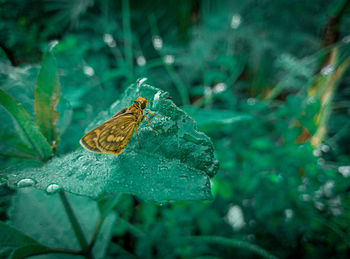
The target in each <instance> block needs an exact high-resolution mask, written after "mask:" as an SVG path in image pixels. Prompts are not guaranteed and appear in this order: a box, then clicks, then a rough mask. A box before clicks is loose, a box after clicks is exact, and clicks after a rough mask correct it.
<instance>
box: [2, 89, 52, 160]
mask: <svg viewBox="0 0 350 259" xmlns="http://www.w3.org/2000/svg"><path fill="white" fill-rule="evenodd" d="M0 104H1V105H2V106H3V107H4V108H5V109H6V110H7V111H8V112H9V114H10V115H11V117H12V118H13V120H14V124H15V128H16V131H17V133H18V135H19V136H20V138H21V140H22V141H23V142H24V144H25V145H26V146H28V147H29V148H30V149H31V150H33V151H34V152H35V154H36V157H37V158H38V159H40V160H42V161H45V160H47V159H48V158H50V157H51V156H52V148H51V147H50V145H49V144H48V142H47V140H46V139H45V137H44V136H43V135H42V134H41V132H40V131H39V129H38V127H37V125H36V124H35V123H34V121H33V120H32V118H31V117H30V115H29V113H28V112H27V111H26V109H25V108H24V107H23V105H22V104H20V103H18V102H17V101H16V100H15V99H14V98H13V97H12V96H10V95H9V94H7V93H6V92H5V91H4V90H2V89H0Z"/></svg>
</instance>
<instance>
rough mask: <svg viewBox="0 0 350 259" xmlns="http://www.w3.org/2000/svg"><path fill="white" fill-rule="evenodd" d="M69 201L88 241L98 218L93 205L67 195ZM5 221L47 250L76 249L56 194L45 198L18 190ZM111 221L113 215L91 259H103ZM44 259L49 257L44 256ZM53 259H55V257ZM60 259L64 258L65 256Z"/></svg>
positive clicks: (97, 211)
mask: <svg viewBox="0 0 350 259" xmlns="http://www.w3.org/2000/svg"><path fill="white" fill-rule="evenodd" d="M69 200H70V202H71V204H72V207H73V210H74V212H75V214H76V217H77V219H78V221H79V223H80V225H81V227H82V230H83V232H84V234H85V237H86V239H87V241H88V242H89V241H90V240H91V238H92V235H93V233H94V229H95V227H96V224H97V222H98V219H99V217H100V214H99V210H98V207H97V203H96V202H95V201H92V200H91V199H88V198H85V197H79V196H76V195H69ZM9 218H10V223H11V224H12V225H13V226H15V227H16V228H17V229H18V230H21V231H22V232H23V233H25V234H26V235H28V236H30V237H31V238H33V239H35V240H37V241H38V242H40V243H41V244H43V245H45V246H47V247H50V248H57V247H60V248H66V249H74V250H79V249H80V245H79V243H78V241H77V239H76V237H75V235H74V232H73V229H72V226H71V223H70V221H69V220H68V217H67V215H66V213H65V210H64V208H63V205H62V203H61V200H60V199H59V197H58V195H46V194H45V193H44V192H42V191H39V190H35V189H29V188H25V189H21V190H19V191H18V192H17V193H16V194H15V195H14V197H13V200H12V205H11V207H10V209H9ZM115 220H116V215H115V213H110V214H109V215H107V216H106V218H105V220H104V222H103V225H102V227H101V230H100V233H99V235H98V237H97V240H96V243H95V246H94V248H93V254H94V256H95V258H104V256H105V253H106V249H107V247H108V244H109V241H110V238H111V235H112V229H113V226H114V222H115ZM45 258H51V257H49V255H46V257H45ZM53 258H57V257H56V255H55V257H53ZM61 258H67V255H64V256H62V257H61ZM72 258H75V257H72Z"/></svg>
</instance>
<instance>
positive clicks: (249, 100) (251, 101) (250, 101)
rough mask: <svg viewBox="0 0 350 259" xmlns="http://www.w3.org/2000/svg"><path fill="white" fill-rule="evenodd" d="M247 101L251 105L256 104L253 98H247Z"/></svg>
mask: <svg viewBox="0 0 350 259" xmlns="http://www.w3.org/2000/svg"><path fill="white" fill-rule="evenodd" d="M247 103H248V105H250V106H253V105H255V104H256V99H255V98H248V99H247Z"/></svg>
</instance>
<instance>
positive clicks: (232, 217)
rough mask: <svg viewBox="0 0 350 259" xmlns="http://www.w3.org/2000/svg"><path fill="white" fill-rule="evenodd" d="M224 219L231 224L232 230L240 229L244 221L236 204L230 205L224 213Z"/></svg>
mask: <svg viewBox="0 0 350 259" xmlns="http://www.w3.org/2000/svg"><path fill="white" fill-rule="evenodd" d="M226 221H227V222H228V223H229V224H230V225H231V226H232V228H233V229H234V230H240V229H242V228H243V227H244V226H245V225H246V223H245V220H244V215H243V210H242V209H241V207H240V206H238V205H230V207H229V210H228V212H227V215H226Z"/></svg>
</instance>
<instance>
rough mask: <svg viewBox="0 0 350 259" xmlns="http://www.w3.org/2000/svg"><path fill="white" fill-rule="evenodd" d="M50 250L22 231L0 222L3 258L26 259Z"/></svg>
mask: <svg viewBox="0 0 350 259" xmlns="http://www.w3.org/2000/svg"><path fill="white" fill-rule="evenodd" d="M49 250H50V249H49V248H47V247H45V246H43V245H40V244H39V243H38V242H37V241H35V240H34V239H32V238H30V237H29V236H27V235H25V234H24V233H22V232H21V231H19V230H17V229H15V228H13V227H11V226H9V225H7V224H5V223H3V222H1V221H0V257H1V258H6V257H7V258H13V259H14V258H25V257H27V256H30V255H35V254H39V253H42V252H46V251H49Z"/></svg>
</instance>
